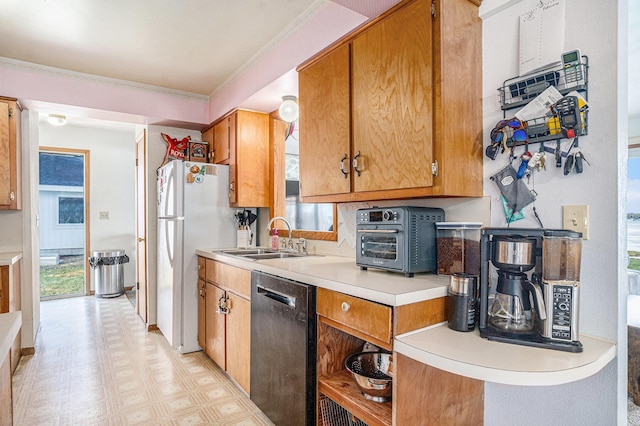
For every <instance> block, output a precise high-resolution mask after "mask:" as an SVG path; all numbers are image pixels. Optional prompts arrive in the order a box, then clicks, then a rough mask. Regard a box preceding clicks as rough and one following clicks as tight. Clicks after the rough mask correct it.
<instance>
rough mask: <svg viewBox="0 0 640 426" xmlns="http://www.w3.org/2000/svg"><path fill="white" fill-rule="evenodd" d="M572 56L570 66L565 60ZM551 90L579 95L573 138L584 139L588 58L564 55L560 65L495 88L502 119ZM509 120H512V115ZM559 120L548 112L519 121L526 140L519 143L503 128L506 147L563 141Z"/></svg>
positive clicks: (586, 121) (586, 119)
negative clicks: (575, 130)
mask: <svg viewBox="0 0 640 426" xmlns="http://www.w3.org/2000/svg"><path fill="white" fill-rule="evenodd" d="M571 54H573V56H574V61H573V62H571V61H568V60H566V58H567V57H569V55H571ZM550 86H553V87H555V89H557V90H558V92H560V94H561V95H563V96H566V95H567V94H569V93H571V92H574V91H575V92H577V93H578V95H579V97H578V111H579V115H577V117H579V121H580V123H579V124H578V126H579V131H578V132H577V133H578V134H577V135H576V136H578V135H579V136H584V135H586V134H587V133H588V129H589V111H588V108H587V105H586V101H587V100H588V92H589V58H588V57H587V56H579V53H578V51H573V52H568V53H567V54H565V55H563V61H562V63H560V64H555V65H551V66H549V67H546V68H544V69H542V70H540V71H538V72H536V73H534V74H529V75H527V76H524V77H514V78H511V79H508V80H505V82H504V84H503V85H502V87H500V88H498V92H499V95H500V105H501V108H502V110H503V111H504V114H503V116H504V117H505V118H506V117H507V111H509V110H514V109H516V108H523V107H525V106H527V105H528V104H529V103H530V102H531V101H533V100H534V99H536V97H538V95H540V94H541V93H543V92H544V91H545V90H547V89H548V88H549V87H550ZM580 97H581V99H580ZM509 116H510V117H511V116H513V114H510V115H509ZM560 119H561V117H559V114H558V112H557V111H556V112H555V113H554V112H552V111H551V109H549V110H548V112H547V114H546V115H542V116H539V117H534V118H529V119H527V120H526V121H522V124H523V126H522V127H523V128H524V130H525V131H526V133H527V138H526V140H521V139H522V138H516V139H515V140H514V137H513V135H514V131H513V130H512V129H510V128H509V126H506V127H505V129H506V131H507V133H506V135H507V139H506V147H508V148H512V147H515V146H521V145H527V144H532V143H540V142H546V141H552V140H556V141H558V140H560V139H563V138H566V137H567V136H566V134H565V133H563V131H562V128H561V120H560ZM519 139H520V140H519Z"/></svg>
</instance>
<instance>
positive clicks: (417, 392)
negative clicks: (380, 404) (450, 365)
mask: <svg viewBox="0 0 640 426" xmlns="http://www.w3.org/2000/svg"><path fill="white" fill-rule="evenodd" d="M393 361H394V363H395V376H394V378H393V381H394V383H393V385H394V405H393V424H394V425H481V424H483V422H484V382H483V381H482V380H475V379H470V378H468V377H462V376H458V375H456V374H452V373H448V372H446V371H442V370H439V369H437V368H435V367H431V366H428V365H426V364H423V363H421V362H419V361H416V360H414V359H411V358H409V357H407V356H404V355H401V354H398V353H397V352H396V353H394V356H393Z"/></svg>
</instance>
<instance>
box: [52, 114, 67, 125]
mask: <svg viewBox="0 0 640 426" xmlns="http://www.w3.org/2000/svg"><path fill="white" fill-rule="evenodd" d="M47 121H48V122H49V124H51V125H52V126H64V125H65V124H67V117H65V116H64V115H61V114H49V117H47Z"/></svg>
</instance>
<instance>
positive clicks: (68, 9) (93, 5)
mask: <svg viewBox="0 0 640 426" xmlns="http://www.w3.org/2000/svg"><path fill="white" fill-rule="evenodd" d="M322 3H324V2H323V1H318V0H275V1H258V0H234V1H211V0H189V1H175V0H135V1H130V0H90V1H87V0H21V1H17V2H16V1H10V0H0V56H4V57H8V58H12V59H18V60H21V61H26V62H31V63H35V64H40V65H46V66H51V67H55V68H62V69H66V70H72V71H77V72H82V73H87V74H94V75H99V76H103V77H110V78H116V79H121V80H127V81H133V82H137V83H143V84H149V85H152V86H158V87H163V88H169V89H174V90H180V91H185V92H190V93H196V94H201V95H207V96H208V95H211V94H212V93H214V92H215V91H216V90H217V89H218V88H219V87H220V86H222V85H223V84H224V83H225V82H226V81H227V80H229V79H230V78H231V77H232V76H233V75H234V74H235V73H236V72H237V71H238V70H241V69H242V68H243V66H244V65H245V64H246V63H247V62H249V61H250V60H251V59H252V58H253V57H254V56H256V55H259V54H260V52H261V50H262V49H263V48H265V46H267V45H268V44H270V43H271V42H272V41H273V40H275V39H276V37H277V36H278V35H279V34H280V33H281V32H282V31H283V30H285V29H286V28H287V27H289V26H291V25H296V24H299V22H300V21H301V20H302V21H303V20H304V19H305V17H306V16H308V15H309V14H311V13H312V12H313V10H314V9H315V8H317V7H318V6H319V5H320V4H322Z"/></svg>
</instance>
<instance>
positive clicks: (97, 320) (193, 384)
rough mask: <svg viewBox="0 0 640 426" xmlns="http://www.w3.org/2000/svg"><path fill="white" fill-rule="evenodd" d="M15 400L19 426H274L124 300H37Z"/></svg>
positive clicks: (209, 365)
mask: <svg viewBox="0 0 640 426" xmlns="http://www.w3.org/2000/svg"><path fill="white" fill-rule="evenodd" d="M13 398H14V424H15V425H16V426H30V425H38V426H43V425H83V426H84V425H105V426H106V425H113V426H116V425H126V426H128V425H225V426H226V425H238V426H240V425H242V426H255V425H273V423H271V422H270V421H269V419H268V418H267V417H266V416H265V415H264V414H263V413H262V412H261V411H260V410H259V409H258V408H257V407H256V406H255V405H254V404H253V403H252V402H251V400H250V399H249V398H248V397H247V395H246V394H245V393H244V392H243V391H241V390H240V389H239V388H238V387H236V386H235V385H234V383H233V382H232V381H231V380H230V379H229V378H228V377H227V376H226V374H225V373H224V372H223V371H222V370H221V369H220V368H219V367H218V366H217V365H216V364H214V363H213V362H212V361H211V360H210V359H209V358H208V357H207V356H206V355H205V354H203V353H202V352H196V353H192V354H186V355H181V354H179V353H178V351H176V350H174V349H173V348H171V347H170V346H169V344H168V343H167V341H166V339H165V338H164V337H163V336H162V334H161V333H160V332H159V331H154V332H147V331H146V329H145V326H144V324H143V323H142V321H141V320H140V319H139V318H138V317H137V315H136V314H135V312H134V310H133V307H132V305H131V303H130V302H129V301H128V300H127V298H126V297H125V296H120V297H117V298H113V299H100V298H95V297H77V298H71V299H60V300H51V301H46V302H42V303H41V328H40V332H39V334H38V338H37V340H36V351H35V355H29V356H23V357H22V359H21V361H20V364H19V365H18V368H17V370H16V373H15V376H14V379H13Z"/></svg>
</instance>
